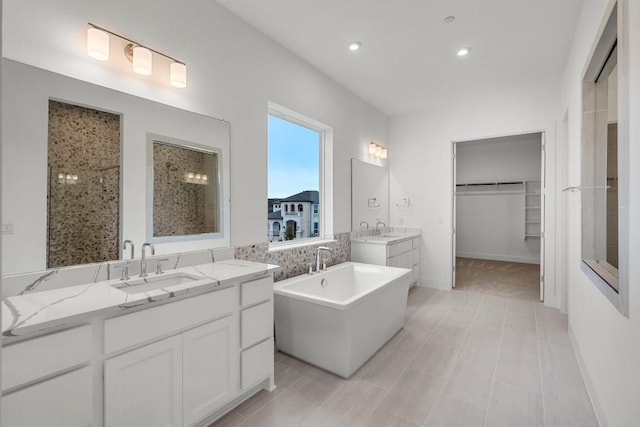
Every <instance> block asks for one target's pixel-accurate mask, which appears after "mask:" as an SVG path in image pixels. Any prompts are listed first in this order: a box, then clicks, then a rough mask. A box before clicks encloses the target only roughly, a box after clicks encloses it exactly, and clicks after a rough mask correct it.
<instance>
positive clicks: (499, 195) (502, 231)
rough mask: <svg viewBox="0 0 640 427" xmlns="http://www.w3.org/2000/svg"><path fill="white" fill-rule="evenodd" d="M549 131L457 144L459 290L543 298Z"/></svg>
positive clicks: (456, 285) (455, 268) (455, 207)
mask: <svg viewBox="0 0 640 427" xmlns="http://www.w3.org/2000/svg"><path fill="white" fill-rule="evenodd" d="M543 147H544V133H543V132H536V133H528V134H521V135H511V136H502V137H496V138H486V139H479V140H470V141H458V142H454V143H453V162H454V165H453V166H454V167H453V170H454V179H453V181H454V188H453V215H454V218H453V224H454V233H453V254H452V255H453V257H452V258H453V264H454V265H453V287H454V288H455V289H456V290H462V291H470V292H479V293H484V294H490V295H496V296H503V297H509V298H518V299H524V300H529V301H541V300H542V299H543V295H544V288H543V287H544V254H543V251H544V192H543V189H544V156H543Z"/></svg>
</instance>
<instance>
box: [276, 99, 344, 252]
mask: <svg viewBox="0 0 640 427" xmlns="http://www.w3.org/2000/svg"><path fill="white" fill-rule="evenodd" d="M267 119H268V135H267V136H268V138H267V140H268V198H269V199H276V200H278V203H281V204H284V210H285V215H286V218H287V219H286V220H285V224H286V227H284V228H285V231H284V233H282V234H283V236H281V238H280V239H274V240H273V241H274V242H277V241H292V242H290V243H297V242H299V241H300V240H304V239H309V238H312V237H325V236H326V237H327V238H333V236H332V228H333V222H332V218H331V216H330V215H328V213H329V212H331V211H332V206H333V201H332V188H333V185H332V181H333V177H332V175H331V174H332V159H331V157H332V156H331V152H332V149H331V146H332V134H333V132H332V129H331V128H329V127H327V126H326V125H323V124H321V123H319V122H316V121H315V120H313V119H309V118H307V117H304V116H301V115H300V114H298V113H295V112H293V111H290V110H287V109H286V108H284V107H280V106H277V105H275V104H272V103H269V114H268V116H267ZM325 171H326V172H327V173H325ZM305 203H306V204H308V205H307V206H308V207H311V206H313V213H314V215H313V216H312V215H303V212H304V204H305ZM283 217H284V215H283ZM283 219H284V218H283ZM289 221H291V223H289ZM293 221H295V227H294V222H293Z"/></svg>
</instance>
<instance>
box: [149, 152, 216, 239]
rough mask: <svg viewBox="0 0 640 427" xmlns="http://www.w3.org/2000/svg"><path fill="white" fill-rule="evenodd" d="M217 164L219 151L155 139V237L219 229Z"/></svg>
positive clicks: (212, 231) (213, 231)
mask: <svg viewBox="0 0 640 427" xmlns="http://www.w3.org/2000/svg"><path fill="white" fill-rule="evenodd" d="M217 164H218V156H217V155H216V154H215V153H205V152H202V151H197V150H190V149H187V148H184V147H176V146H174V145H168V144H163V143H159V142H154V144H153V235H154V236H184V235H189V234H204V233H215V232H217V231H219V227H218V217H217V209H216V206H215V205H216V203H215V201H216V200H217V194H216V191H217V185H215V184H216V182H215V180H216V177H217V176H218V172H217ZM203 176H206V179H203Z"/></svg>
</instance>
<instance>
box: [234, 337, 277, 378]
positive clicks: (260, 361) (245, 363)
mask: <svg viewBox="0 0 640 427" xmlns="http://www.w3.org/2000/svg"><path fill="white" fill-rule="evenodd" d="M272 373H273V340H272V339H270V340H267V341H265V342H262V343H260V344H258V345H256V346H254V347H251V348H250V349H248V350H245V351H243V352H242V354H241V355H240V386H241V387H242V388H243V389H246V388H249V387H251V386H253V385H256V384H257V383H259V382H260V381H262V380H264V379H266V378H267V377H269V376H270V375H271V374H272Z"/></svg>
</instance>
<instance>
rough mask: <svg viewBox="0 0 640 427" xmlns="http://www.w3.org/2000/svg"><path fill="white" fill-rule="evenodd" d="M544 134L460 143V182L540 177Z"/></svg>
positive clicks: (458, 154) (458, 146)
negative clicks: (542, 136)
mask: <svg viewBox="0 0 640 427" xmlns="http://www.w3.org/2000/svg"><path fill="white" fill-rule="evenodd" d="M540 144H541V136H540V134H536V133H534V134H525V135H511V136H507V137H502V138H489V139H481V140H477V141H464V142H458V143H457V144H456V160H457V162H456V178H457V182H458V183H467V182H491V181H519V180H540V150H541V147H540Z"/></svg>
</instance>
